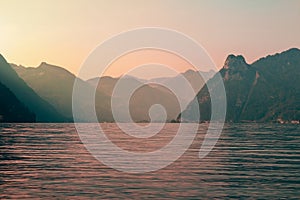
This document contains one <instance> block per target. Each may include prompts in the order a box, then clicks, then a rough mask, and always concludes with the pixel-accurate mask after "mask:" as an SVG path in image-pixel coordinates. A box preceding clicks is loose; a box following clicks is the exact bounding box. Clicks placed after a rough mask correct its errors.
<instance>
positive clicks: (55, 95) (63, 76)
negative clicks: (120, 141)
mask: <svg viewBox="0 0 300 200" xmlns="http://www.w3.org/2000/svg"><path fill="white" fill-rule="evenodd" d="M11 66H12V67H13V68H14V69H15V70H16V72H17V73H18V75H19V76H20V77H21V78H22V79H23V80H24V81H25V82H26V83H27V84H28V85H29V86H30V87H31V88H32V89H33V90H34V91H35V92H36V93H37V94H38V95H40V96H41V97H42V98H43V99H45V100H47V101H48V102H49V103H50V104H51V105H52V106H54V107H55V108H56V110H57V111H59V112H60V114H61V115H63V116H65V117H66V118H72V117H73V113H72V93H73V84H74V81H75V80H76V79H77V80H78V83H79V84H80V86H81V88H83V89H84V90H92V89H93V87H92V86H91V85H90V84H89V83H87V82H85V81H83V80H81V79H79V78H77V77H76V76H75V75H74V74H72V73H70V72H69V71H68V70H66V69H64V68H62V67H58V66H55V65H50V64H47V63H45V62H42V63H41V64H40V65H39V66H38V67H36V68H33V67H27V68H26V67H23V66H17V65H14V64H11ZM96 98H97V99H98V100H99V101H96V103H95V104H96V105H95V106H96V108H97V110H98V112H99V121H112V115H111V112H110V102H109V97H108V96H107V95H105V94H104V93H101V92H97V93H96ZM85 106H86V102H81V108H80V110H81V111H82V114H83V115H82V117H81V118H80V121H82V122H84V121H86V119H85V118H86V117H85V116H87V115H89V113H85Z"/></svg>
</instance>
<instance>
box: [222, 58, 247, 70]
mask: <svg viewBox="0 0 300 200" xmlns="http://www.w3.org/2000/svg"><path fill="white" fill-rule="evenodd" d="M248 67H249V65H248V64H247V63H246V60H245V58H244V57H243V56H241V55H237V56H235V55H233V54H230V55H229V56H228V57H227V59H226V61H225V63H224V66H223V68H224V69H239V70H243V69H248Z"/></svg>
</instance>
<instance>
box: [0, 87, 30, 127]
mask: <svg viewBox="0 0 300 200" xmlns="http://www.w3.org/2000/svg"><path fill="white" fill-rule="evenodd" d="M0 122H21V123H23V122H35V114H34V113H32V112H31V111H29V109H28V108H27V107H26V106H25V105H24V104H23V103H21V102H20V101H19V99H18V98H17V97H16V96H15V95H14V94H13V93H12V92H11V91H10V90H9V89H8V88H7V87H6V86H5V85H3V84H2V83H1V82H0Z"/></svg>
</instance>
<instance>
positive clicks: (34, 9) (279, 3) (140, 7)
mask: <svg viewBox="0 0 300 200" xmlns="http://www.w3.org/2000/svg"><path fill="white" fill-rule="evenodd" d="M299 21H300V1H299V0H251V1H249V0H226V1H225V0H205V1H202V0H190V1H184V0H102V1H101V0H89V1H87V0H63V1H59V0H53V1H50V0H26V1H19V0H0V53H1V54H2V55H3V56H4V57H5V58H6V59H7V60H8V61H9V62H11V63H15V64H21V65H24V66H31V67H35V66H38V65H39V64H40V63H41V62H43V61H45V62H47V63H50V64H54V65H58V66H62V67H65V68H67V69H68V70H70V71H71V72H73V73H75V74H77V72H78V70H79V68H80V66H81V64H82V63H83V62H84V60H85V59H86V58H87V57H88V55H89V53H90V52H91V51H92V50H93V49H94V48H96V47H97V46H98V45H99V44H100V43H101V42H103V41H105V40H106V39H107V38H109V37H111V36H113V35H115V34H118V33H120V32H123V31H126V30H130V29H134V28H139V27H149V26H150V27H151V26H154V27H164V28H169V29H174V30H177V31H179V32H182V33H184V34H186V35H188V36H190V37H192V38H194V39H195V40H196V41H197V42H198V43H200V44H201V45H202V46H203V47H204V48H205V49H206V50H207V52H208V53H209V55H210V56H211V58H212V59H213V61H214V62H215V64H216V66H217V67H218V68H220V67H222V65H223V63H224V60H225V59H226V57H227V55H228V54H231V53H233V54H242V55H244V56H245V58H246V60H247V62H248V63H251V62H253V61H254V60H256V59H258V58H260V57H262V56H266V55H268V54H273V53H276V52H281V51H283V50H286V49H288V48H291V47H297V48H300V25H299ZM182 70H183V69H182ZM110 73H111V75H112V76H118V75H119V74H120V73H121V70H120V69H119V70H118V69H117V68H116V69H115V70H111V72H110Z"/></svg>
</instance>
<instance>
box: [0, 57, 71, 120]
mask: <svg viewBox="0 0 300 200" xmlns="http://www.w3.org/2000/svg"><path fill="white" fill-rule="evenodd" d="M0 81H1V82H2V84H3V85H5V86H6V87H7V88H9V89H10V91H11V92H12V93H13V94H14V95H15V96H16V97H17V98H18V99H19V100H20V101H21V102H22V103H23V104H24V105H25V106H26V107H27V108H28V109H29V110H30V111H32V112H33V113H34V114H35V115H36V121H38V122H64V121H68V120H67V119H66V118H64V117H63V116H62V115H60V114H59V113H58V112H57V111H56V110H55V108H54V107H52V106H51V105H50V104H49V103H48V102H46V101H45V100H43V99H42V98H41V97H40V96H38V95H37V94H36V93H35V92H34V91H33V90H32V89H31V88H30V87H29V86H28V85H27V84H26V83H25V82H24V81H23V79H21V78H20V77H19V76H18V74H17V73H16V72H15V71H14V70H13V69H12V67H11V66H10V65H9V64H8V63H7V62H6V60H5V59H4V57H3V56H2V55H0Z"/></svg>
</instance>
